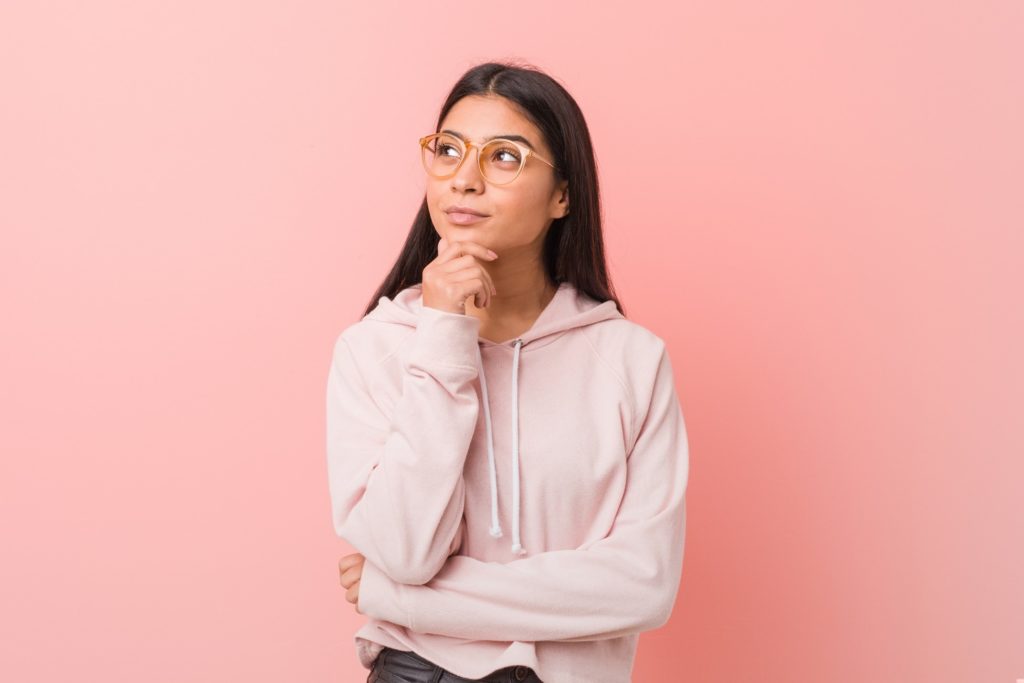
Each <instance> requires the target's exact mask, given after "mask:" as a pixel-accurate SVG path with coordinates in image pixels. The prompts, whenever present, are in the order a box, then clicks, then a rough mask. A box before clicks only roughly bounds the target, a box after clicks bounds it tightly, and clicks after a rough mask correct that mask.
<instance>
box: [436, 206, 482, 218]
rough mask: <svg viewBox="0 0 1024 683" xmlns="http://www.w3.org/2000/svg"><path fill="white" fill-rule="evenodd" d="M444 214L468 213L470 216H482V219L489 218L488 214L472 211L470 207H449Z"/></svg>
mask: <svg viewBox="0 0 1024 683" xmlns="http://www.w3.org/2000/svg"><path fill="white" fill-rule="evenodd" d="M444 212H445V213H468V214H472V215H474V216H481V217H482V218H487V214H486V213H482V212H480V211H477V210H476V209H471V208H469V207H468V206H449V207H448V208H447V209H445V210H444Z"/></svg>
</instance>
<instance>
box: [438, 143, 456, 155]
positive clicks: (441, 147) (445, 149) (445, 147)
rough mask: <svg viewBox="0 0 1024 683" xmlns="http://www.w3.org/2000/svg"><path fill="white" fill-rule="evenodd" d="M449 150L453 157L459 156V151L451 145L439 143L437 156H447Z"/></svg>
mask: <svg viewBox="0 0 1024 683" xmlns="http://www.w3.org/2000/svg"><path fill="white" fill-rule="evenodd" d="M449 150H450V151H452V152H454V153H455V154H454V156H459V149H458V147H454V146H452V145H447V144H445V143H443V142H439V143H438V144H437V153H438V154H439V155H441V156H445V155H447V154H448V151H449Z"/></svg>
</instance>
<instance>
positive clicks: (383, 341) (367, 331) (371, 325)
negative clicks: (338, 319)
mask: <svg viewBox="0 0 1024 683" xmlns="http://www.w3.org/2000/svg"><path fill="white" fill-rule="evenodd" d="M414 332H415V328H412V327H409V326H407V325H401V324H397V323H392V322H386V321H382V320H375V319H373V318H369V317H366V316H364V317H363V318H362V319H360V320H357V321H356V322H353V323H350V324H349V325H347V326H346V327H343V328H342V329H341V330H340V331H339V332H338V333H337V335H336V336H335V339H334V349H333V354H334V357H335V358H338V356H339V354H341V353H345V354H348V355H349V356H350V357H351V359H352V360H353V361H355V362H356V363H358V364H359V365H360V367H363V368H364V369H366V370H370V369H372V368H375V367H378V366H380V365H381V364H383V363H385V362H386V361H387V360H388V359H389V358H391V357H392V356H393V355H394V354H395V353H396V352H397V351H398V349H399V348H401V346H402V344H403V343H404V342H405V341H406V340H407V339H408V338H409V337H410V336H411V335H412V334H413V333H414Z"/></svg>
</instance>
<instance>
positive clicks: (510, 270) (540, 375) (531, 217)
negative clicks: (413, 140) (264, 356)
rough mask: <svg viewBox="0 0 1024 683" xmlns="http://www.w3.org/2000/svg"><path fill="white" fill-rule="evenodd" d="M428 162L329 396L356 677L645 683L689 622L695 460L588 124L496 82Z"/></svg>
mask: <svg viewBox="0 0 1024 683" xmlns="http://www.w3.org/2000/svg"><path fill="white" fill-rule="evenodd" d="M420 146H421V149H420V152H421V154H422V158H423V164H424V169H425V170H426V172H427V175H426V178H427V191H426V197H425V199H424V201H423V204H422V206H421V207H420V210H419V213H418V215H417V216H416V219H415V220H414V222H413V225H412V230H411V231H410V233H409V236H408V238H407V240H406V243H405V246H404V248H403V250H402V253H401V254H400V255H399V257H398V260H397V261H396V263H395V265H394V267H393V268H392V269H391V272H390V273H389V274H388V276H387V278H386V279H385V281H384V283H383V284H382V285H381V286H380V288H379V289H378V290H377V292H376V293H375V295H374V297H373V298H372V299H371V301H370V303H369V305H368V306H367V310H366V312H365V314H364V315H363V317H362V319H361V320H359V321H358V322H355V323H353V324H352V325H350V326H349V327H347V328H346V329H344V330H343V331H342V332H341V333H340V335H339V337H338V339H337V341H336V342H335V345H334V350H333V358H332V363H331V368H330V373H329V376H328V381H327V463H328V474H329V485H330V495H331V504H332V512H333V521H334V526H335V530H336V532H337V534H338V536H340V537H341V538H343V539H345V540H346V541H347V542H349V543H350V544H351V545H352V546H353V547H354V548H355V549H356V550H357V551H358V552H357V553H354V554H352V555H347V556H345V557H344V558H342V560H341V562H340V563H339V569H340V572H341V583H342V585H343V586H344V587H345V588H346V589H347V594H346V597H347V599H348V600H349V601H350V602H352V603H354V604H355V608H356V611H357V612H359V613H361V614H365V615H367V616H368V617H369V620H368V622H367V623H366V624H365V625H364V626H363V627H362V628H361V629H360V630H359V631H358V632H357V633H356V635H355V643H356V650H357V654H358V657H359V660H360V662H361V663H362V664H363V666H365V667H366V668H367V669H370V670H371V671H370V675H369V678H368V680H369V681H374V680H378V677H379V680H380V681H382V682H383V681H388V682H390V683H397V682H402V683H413V682H416V681H430V682H431V683H435V682H437V681H442V682H443V681H456V680H457V681H464V680H465V679H467V678H468V679H473V680H485V681H499V680H500V681H533V682H534V683H536V682H537V681H544V682H545V683H572V682H574V681H579V682H583V681H585V682H586V683H603V682H607V683H626V682H628V681H629V680H630V671H631V669H632V665H633V660H634V655H635V653H636V648H637V641H638V637H639V634H640V633H641V632H642V631H646V630H649V629H654V628H657V627H659V626H661V625H663V624H664V623H665V622H666V621H667V620H668V618H669V615H670V614H671V612H672V607H673V605H674V603H675V598H676V595H677V590H678V586H679V579H680V575H681V571H682V562H683V544H684V535H685V533H684V532H685V492H686V485H687V476H688V468H689V452H688V445H687V435H686V428H685V425H684V422H683V415H682V411H681V408H680V404H679V401H678V398H677V395H676V390H675V383H674V377H673V371H672V366H671V363H670V360H669V356H668V352H667V348H666V344H665V342H664V340H663V339H661V338H660V337H658V336H657V335H655V334H654V333H653V332H651V331H649V330H648V329H646V328H644V327H642V326H641V325H639V324H637V323H634V322H632V321H630V320H628V319H626V317H625V316H624V314H623V312H622V309H621V306H620V304H619V302H618V301H617V299H616V298H615V297H614V296H613V294H612V291H611V287H610V285H609V282H608V275H607V270H606V267H605V258H604V246H603V240H602V233H601V210H600V203H599V196H598V183H597V172H596V167H595V161H594V153H593V149H592V147H591V142H590V135H589V132H588V130H587V125H586V122H585V120H584V118H583V115H582V113H581V112H580V109H579V107H578V106H577V104H576V102H575V101H574V100H573V98H572V97H571V96H570V95H569V93H567V92H566V91H565V89H564V88H562V87H561V86H560V85H559V84H558V83H557V82H556V81H555V80H553V79H552V78H550V77H549V76H547V75H545V74H543V73H541V72H540V71H539V70H536V69H534V68H532V67H523V66H517V65H513V64H500V63H486V64H482V65H479V66H476V67H474V68H472V69H471V70H469V71H468V72H467V73H466V74H464V75H463V76H462V78H461V79H460V80H459V81H458V82H457V83H456V84H455V87H454V88H453V90H452V91H451V93H450V94H449V96H448V99H447V100H446V101H445V103H444V106H443V107H442V109H441V113H440V116H439V117H438V123H437V127H436V128H435V132H434V133H433V134H430V135H427V136H424V138H422V139H421V140H420ZM459 677H461V678H459Z"/></svg>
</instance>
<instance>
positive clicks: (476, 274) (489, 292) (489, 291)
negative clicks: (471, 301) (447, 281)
mask: <svg viewBox="0 0 1024 683" xmlns="http://www.w3.org/2000/svg"><path fill="white" fill-rule="evenodd" d="M449 277H451V278H452V280H453V281H454V282H457V283H460V284H465V285H467V286H468V287H470V291H467V292H466V296H469V295H470V293H473V294H478V293H479V294H480V295H481V296H483V297H484V298H485V299H486V301H484V304H483V305H484V306H487V305H488V304H490V303H491V297H492V296H493V295H494V293H495V289H494V281H493V280H492V279H491V274H490V273H488V272H487V270H486V269H484V268H472V269H468V270H465V271H462V272H458V273H452V274H451V275H450V276H449ZM474 281H476V287H475V288H474V287H473V283H474Z"/></svg>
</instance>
